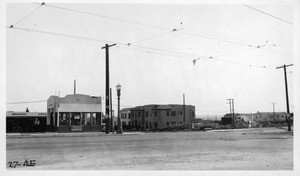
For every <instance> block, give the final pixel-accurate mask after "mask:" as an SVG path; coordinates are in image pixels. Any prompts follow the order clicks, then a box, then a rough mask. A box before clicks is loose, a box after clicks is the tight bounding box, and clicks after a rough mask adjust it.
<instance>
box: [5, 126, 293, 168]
mask: <svg viewBox="0 0 300 176" xmlns="http://www.w3.org/2000/svg"><path fill="white" fill-rule="evenodd" d="M6 157H7V158H6V161H7V163H6V168H7V169H10V170H15V169H26V170H28V169H29V170H31V169H37V170H53V169H55V170H293V167H294V166H293V133H291V132H286V131H285V130H282V129H274V128H272V129H264V130H263V131H262V132H259V131H258V129H257V130H253V131H252V132H249V130H233V131H232V130H229V131H228V130H227V131H226V130H224V131H207V132H174V133H171V132H170V133H138V134H129V133H128V134H123V135H116V134H115V135H104V134H101V135H100V134H99V135H89V134H86V135H83V136H82V135H77V136H76V135H71V136H68V135H66V134H65V135H55V136H46V135H44V136H43V135H42V134H41V135H37V136H34V135H33V136H30V135H28V136H26V137H24V136H23V137H22V136H16V135H15V136H9V135H7V140H6ZM30 160H35V161H34V166H23V164H24V162H26V161H28V162H29V161H30ZM13 161H18V163H21V166H16V167H15V168H14V167H10V166H11V165H10V164H9V162H13Z"/></svg>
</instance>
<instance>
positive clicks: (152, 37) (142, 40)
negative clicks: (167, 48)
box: [128, 29, 177, 45]
mask: <svg viewBox="0 0 300 176" xmlns="http://www.w3.org/2000/svg"><path fill="white" fill-rule="evenodd" d="M174 31H177V29H173V30H171V31H168V32H164V33H161V34H157V35H154V36H151V37H148V38H145V39H141V40H138V41H134V42H130V43H128V45H132V44H136V43H140V42H144V41H147V40H151V39H154V38H158V37H161V36H164V35H167V34H169V33H172V32H174Z"/></svg>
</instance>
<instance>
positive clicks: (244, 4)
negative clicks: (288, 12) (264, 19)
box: [243, 4, 293, 25]
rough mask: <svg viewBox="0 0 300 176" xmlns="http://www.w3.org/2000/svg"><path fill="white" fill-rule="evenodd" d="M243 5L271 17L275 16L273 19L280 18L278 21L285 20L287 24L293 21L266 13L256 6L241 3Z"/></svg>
mask: <svg viewBox="0 0 300 176" xmlns="http://www.w3.org/2000/svg"><path fill="white" fill-rule="evenodd" d="M243 6H245V7H248V8H250V9H252V10H255V11H258V12H260V13H262V14H265V15H267V16H270V17H272V18H275V19H277V20H280V21H283V22H285V23H288V24H291V25H293V23H292V22H290V21H287V20H284V19H282V18H279V17H276V16H274V15H271V14H269V13H266V12H264V11H262V10H259V9H257V8H254V7H251V6H249V5H246V4H243Z"/></svg>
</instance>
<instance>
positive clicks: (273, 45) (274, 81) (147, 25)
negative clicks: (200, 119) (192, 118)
mask: <svg viewBox="0 0 300 176" xmlns="http://www.w3.org/2000/svg"><path fill="white" fill-rule="evenodd" d="M250 7H251V8H250ZM253 8H255V9H258V10H260V11H261V12H265V13H268V14H271V15H273V16H274V17H277V18H274V17H271V16H270V15H266V14H264V13H261V12H259V11H257V10H254V9H253ZM31 12H33V13H31ZM30 13H31V14H30ZM293 13H294V8H293V5H292V4H288V3H287V4H279V5H274V4H266V5H258V4H250V5H249V6H245V5H243V4H227V5H224V4H126V3H124V4H121V3H119V4H118V3H115V4H103V3H102V4H101V3H93V4H91V3H89V4H84V3H81V4H78V3H47V2H46V5H42V6H41V4H35V3H7V4H6V26H10V25H13V26H14V28H6V110H7V111H24V110H25V109H26V108H27V107H28V108H29V110H30V111H37V112H40V111H41V112H45V111H46V102H45V101H46V100H47V99H48V98H49V97H50V96H51V95H55V94H56V95H60V96H61V97H63V96H66V95H68V94H73V81H74V79H76V82H77V93H80V94H87V95H91V96H104V95H105V50H103V49H101V47H103V46H104V45H105V44H106V43H108V44H113V43H117V45H116V46H113V47H111V48H110V50H109V52H110V53H109V56H110V87H111V88H112V99H113V109H115V110H116V109H117V106H116V104H117V96H116V85H117V84H121V86H122V89H121V108H125V107H134V106H140V105H146V104H182V102H183V94H185V103H186V104H189V105H194V106H195V108H196V114H197V115H224V114H225V113H228V112H229V104H227V103H228V101H227V99H234V110H235V112H237V113H255V112H257V111H261V112H272V111H273V102H275V111H286V100H285V87H284V75H283V69H276V67H278V66H282V65H283V64H293V63H294V58H293V42H294V40H293V39H294V36H293V35H294V31H293V29H294V28H293V24H291V23H293V22H294V21H293V20H294V16H293ZM28 14H30V15H29V16H27V15H28ZM24 17H25V18H24ZM41 31H43V32H41ZM75 36H76V37H75ZM128 43H130V45H126V44H128ZM249 45H251V46H249ZM193 60H196V62H195V64H194V62H193ZM250 65H251V66H250ZM293 70H294V69H293V66H291V67H288V68H287V78H288V86H289V89H288V90H289V99H290V101H289V102H290V109H291V111H293V109H294V99H293V96H294V93H293V92H294V80H293V75H294V72H293ZM30 101H44V102H36V103H22V104H15V103H18V102H30ZM104 102H105V100H104V99H103V103H104ZM103 110H104V104H103Z"/></svg>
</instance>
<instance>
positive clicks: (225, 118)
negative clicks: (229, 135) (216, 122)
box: [221, 114, 239, 125]
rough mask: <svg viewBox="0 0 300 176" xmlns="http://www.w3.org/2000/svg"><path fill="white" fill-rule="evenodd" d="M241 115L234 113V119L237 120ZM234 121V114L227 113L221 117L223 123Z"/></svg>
mask: <svg viewBox="0 0 300 176" xmlns="http://www.w3.org/2000/svg"><path fill="white" fill-rule="evenodd" d="M238 117H239V114H234V121H235V122H236V121H237V119H238ZM232 121H233V114H225V115H224V116H223V117H222V118H221V123H222V125H229V124H232Z"/></svg>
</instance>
